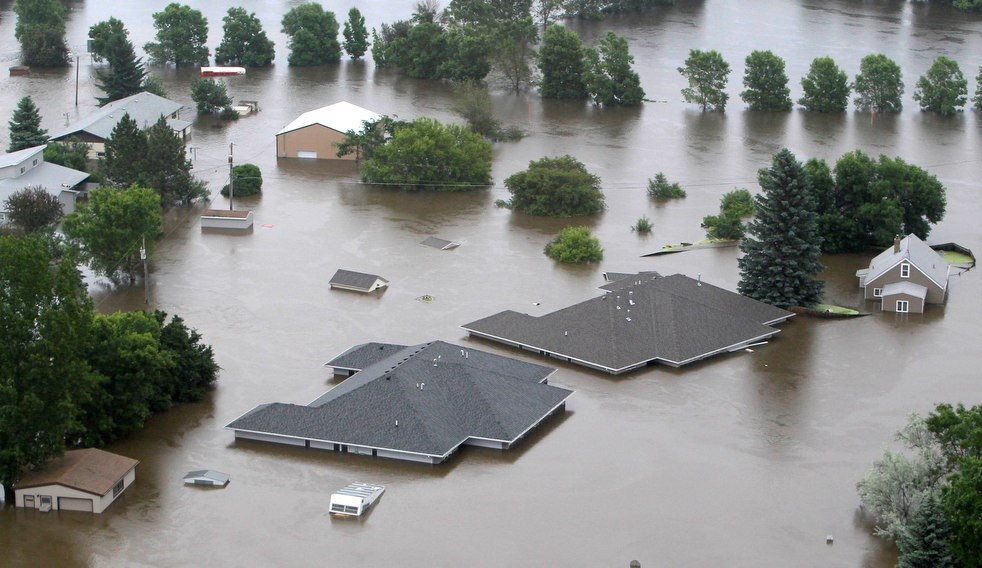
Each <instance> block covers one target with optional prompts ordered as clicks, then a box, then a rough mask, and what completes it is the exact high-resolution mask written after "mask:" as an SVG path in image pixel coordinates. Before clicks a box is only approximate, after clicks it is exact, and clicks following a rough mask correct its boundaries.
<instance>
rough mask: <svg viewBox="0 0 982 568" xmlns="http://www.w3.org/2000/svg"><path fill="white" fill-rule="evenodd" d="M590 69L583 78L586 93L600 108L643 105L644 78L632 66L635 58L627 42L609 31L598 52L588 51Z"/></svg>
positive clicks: (587, 57)
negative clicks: (642, 85)
mask: <svg viewBox="0 0 982 568" xmlns="http://www.w3.org/2000/svg"><path fill="white" fill-rule="evenodd" d="M586 59H587V63H588V65H589V69H588V70H587V73H586V75H585V77H584V80H585V82H586V88H587V92H589V94H590V96H591V97H592V98H593V102H595V103H596V104H598V105H601V106H616V105H620V106H635V105H639V104H641V103H642V102H644V89H642V88H641V79H640V78H639V77H638V74H637V73H635V72H634V70H633V69H632V68H631V65H632V64H633V63H634V57H632V56H631V55H630V53H628V50H627V40H625V39H624V38H622V37H620V36H618V35H617V34H615V33H614V32H607V35H606V37H604V39H602V40H600V45H599V46H598V48H597V49H596V50H594V49H588V50H587V51H586Z"/></svg>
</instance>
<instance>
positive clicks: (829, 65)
mask: <svg viewBox="0 0 982 568" xmlns="http://www.w3.org/2000/svg"><path fill="white" fill-rule="evenodd" d="M801 90H802V91H804V95H803V96H802V97H801V98H800V99H798V104H799V105H801V106H803V107H805V110H810V111H815V112H845V110H846V107H847V106H848V105H849V92H850V88H849V76H848V75H846V72H845V71H843V70H842V69H840V68H839V66H838V65H836V64H835V61H834V60H833V59H832V58H831V57H816V58H815V59H814V60H812V64H811V66H810V67H809V68H808V74H807V75H805V76H804V77H802V78H801Z"/></svg>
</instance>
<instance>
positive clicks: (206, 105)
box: [191, 77, 232, 114]
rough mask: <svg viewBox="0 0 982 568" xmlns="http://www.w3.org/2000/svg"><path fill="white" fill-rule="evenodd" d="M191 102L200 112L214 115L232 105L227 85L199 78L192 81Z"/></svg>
mask: <svg viewBox="0 0 982 568" xmlns="http://www.w3.org/2000/svg"><path fill="white" fill-rule="evenodd" d="M191 100H192V101H194V102H195V103H196V104H197V105H198V112H204V113H209V114H213V113H216V112H220V111H221V110H222V109H223V108H225V107H227V106H230V105H231V104H232V97H230V96H228V91H227V90H226V89H225V83H223V82H221V81H216V80H214V79H209V78H207V77H198V78H196V79H193V80H192V81H191Z"/></svg>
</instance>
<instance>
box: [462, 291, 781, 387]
mask: <svg viewBox="0 0 982 568" xmlns="http://www.w3.org/2000/svg"><path fill="white" fill-rule="evenodd" d="M627 282H628V284H627V285H623V283H624V281H623V280H622V281H620V283H619V282H613V283H611V284H609V285H608V286H613V287H615V291H613V292H610V293H608V294H605V295H603V296H600V297H597V298H593V299H590V300H587V301H585V302H581V303H579V304H575V305H573V306H569V307H567V308H563V309H561V310H558V311H555V312H552V313H550V314H546V315H544V316H540V317H532V316H529V315H527V314H520V313H518V312H514V311H504V312H501V313H498V314H495V315H493V316H490V317H486V318H484V319H480V320H477V321H474V322H471V323H468V324H466V325H463V326H462V327H463V328H464V329H466V330H467V331H469V332H470V333H471V334H472V335H476V336H479V337H484V338H486V339H491V340H494V341H500V342H503V343H507V344H511V345H518V346H520V347H523V348H526V349H530V350H533V351H540V352H543V353H548V354H550V355H553V356H556V357H559V358H563V359H567V360H569V361H570V362H573V363H578V364H582V365H586V366H588V367H592V368H595V369H600V370H603V371H606V372H608V373H614V374H618V373H623V372H626V371H630V370H632V369H635V368H638V367H640V366H643V365H645V364H647V363H649V362H652V361H659V362H662V363H666V364H669V365H673V366H680V365H684V364H687V363H691V362H693V361H697V360H699V359H703V358H705V357H709V356H711V355H715V354H719V353H725V352H728V351H733V350H736V349H739V348H741V347H743V346H746V345H748V344H751V343H754V342H757V341H760V340H763V339H766V338H768V337H771V336H772V335H774V334H776V333H777V332H778V330H777V329H775V328H773V327H771V324H774V323H778V322H781V321H784V320H786V319H788V318H790V317H792V316H793V315H794V314H792V313H791V312H788V311H785V310H782V309H779V308H775V307H773V306H770V305H767V304H764V303H762V302H758V301H757V300H753V299H750V298H747V297H744V296H741V295H739V294H736V293H733V292H729V291H727V290H724V289H722V288H718V287H716V286H712V285H710V284H707V283H705V282H700V281H697V280H694V279H692V278H689V277H687V276H683V275H681V274H676V275H673V276H666V277H663V278H652V277H650V276H649V277H647V278H641V279H639V280H633V281H632V280H628V281H627ZM637 282H640V283H637Z"/></svg>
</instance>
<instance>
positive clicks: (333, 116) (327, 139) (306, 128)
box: [276, 101, 382, 160]
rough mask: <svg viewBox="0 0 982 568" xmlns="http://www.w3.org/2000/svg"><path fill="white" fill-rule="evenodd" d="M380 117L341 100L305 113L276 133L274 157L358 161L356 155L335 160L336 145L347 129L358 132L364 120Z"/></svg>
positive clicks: (342, 139)
mask: <svg viewBox="0 0 982 568" xmlns="http://www.w3.org/2000/svg"><path fill="white" fill-rule="evenodd" d="M380 118H382V115H380V114H379V113H377V112H373V111H370V110H368V109H364V108H361V107H360V106H357V105H353V104H351V103H349V102H343V101H342V102H340V103H335V104H333V105H328V106H326V107H321V108H319V109H315V110H312V111H309V112H305V113H303V114H301V115H300V116H298V117H297V118H296V119H294V121H293V122H291V123H290V124H287V125H286V126H284V127H283V129H282V130H280V131H279V132H277V133H276V157H277V158H308V159H313V160H325V159H328V160H358V159H359V157H360V156H359V154H358V152H355V153H354V154H348V155H346V156H343V157H341V158H339V157H338V148H337V146H338V144H340V143H341V142H344V139H345V135H346V133H347V132H348V131H349V130H353V131H355V132H361V131H362V129H363V128H364V123H365V121H375V120H379V119H380Z"/></svg>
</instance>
